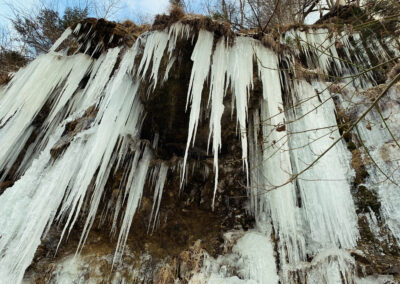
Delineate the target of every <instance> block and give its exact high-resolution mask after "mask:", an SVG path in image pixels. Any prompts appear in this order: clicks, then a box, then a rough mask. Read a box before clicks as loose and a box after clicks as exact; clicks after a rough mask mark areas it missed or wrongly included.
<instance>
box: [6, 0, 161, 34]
mask: <svg viewBox="0 0 400 284" xmlns="http://www.w3.org/2000/svg"><path fill="white" fill-rule="evenodd" d="M101 1H108V0H99V1H98V3H100V2H101ZM41 2H45V4H46V5H48V6H52V7H53V8H55V9H57V10H58V11H59V12H60V14H62V11H63V10H64V9H65V7H68V6H84V3H85V2H86V0H0V25H2V26H3V27H7V26H10V22H9V20H8V18H9V17H10V16H12V14H11V10H10V8H9V6H8V4H7V3H10V4H11V5H13V6H14V7H17V8H18V9H21V10H23V11H26V12H28V11H32V10H35V9H38V8H39V7H40V6H41ZM168 3H169V1H168V0H120V3H119V4H118V5H119V7H120V9H119V10H118V12H117V13H116V14H115V15H113V17H112V18H111V20H125V19H132V20H135V19H137V17H148V18H149V17H152V16H154V15H156V14H159V13H163V12H165V11H166V10H167V9H168ZM91 16H95V15H91Z"/></svg>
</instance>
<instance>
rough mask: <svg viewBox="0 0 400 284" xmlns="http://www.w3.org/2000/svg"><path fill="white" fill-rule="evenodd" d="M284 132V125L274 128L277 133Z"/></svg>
mask: <svg viewBox="0 0 400 284" xmlns="http://www.w3.org/2000/svg"><path fill="white" fill-rule="evenodd" d="M285 130H286V125H285V124H283V123H282V124H279V125H278V126H277V127H276V131H278V132H282V131H285Z"/></svg>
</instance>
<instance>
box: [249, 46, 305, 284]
mask: <svg viewBox="0 0 400 284" xmlns="http://www.w3.org/2000/svg"><path fill="white" fill-rule="evenodd" d="M255 50H256V53H257V60H258V62H257V63H258V70H259V76H260V78H261V81H262V85H263V97H264V99H262V100H261V108H260V115H256V118H258V120H255V121H254V122H253V124H254V126H255V127H256V129H259V130H260V131H261V134H260V135H261V139H260V138H257V137H254V142H253V143H256V146H255V147H256V149H255V152H256V158H255V159H254V160H255V162H256V163H255V164H253V165H252V167H253V169H254V170H255V171H257V170H258V171H259V174H258V175H259V177H258V178H257V182H258V184H254V183H252V187H253V186H254V187H256V189H255V190H252V192H253V194H256V195H257V197H256V198H258V200H259V202H260V205H259V209H258V210H259V211H258V212H257V211H256V212H255V213H256V220H258V226H259V227H261V228H263V227H264V226H268V225H267V224H265V221H266V220H268V216H270V218H271V221H272V224H273V226H274V228H275V230H276V231H277V234H278V236H279V245H278V248H279V254H280V260H281V265H282V269H283V270H285V269H286V265H287V264H291V265H294V264H298V263H299V262H300V261H302V260H304V258H305V240H304V236H303V234H302V232H301V231H300V229H301V225H302V223H301V218H300V216H299V211H298V208H297V206H296V193H295V188H294V186H293V184H292V183H288V184H286V185H285V186H282V187H280V188H278V189H276V190H272V191H271V192H267V191H268V190H270V189H273V188H274V187H275V186H279V185H281V184H284V183H285V182H287V181H288V180H289V179H290V178H291V175H292V167H291V160H290V155H289V152H288V146H287V132H286V131H285V115H284V113H283V101H282V93H281V87H280V80H279V73H278V60H277V57H276V55H275V54H274V53H273V52H272V51H270V50H268V49H266V48H265V47H263V46H261V45H257V46H256V48H255ZM255 135H257V134H255ZM260 142H261V143H260ZM260 144H261V145H260ZM253 147H254V146H253ZM253 153H254V151H253ZM253 199H254V198H253ZM283 276H284V277H286V275H283Z"/></svg>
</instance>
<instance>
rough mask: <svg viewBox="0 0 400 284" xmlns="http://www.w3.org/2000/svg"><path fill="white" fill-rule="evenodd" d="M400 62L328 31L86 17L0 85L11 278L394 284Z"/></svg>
mask: <svg viewBox="0 0 400 284" xmlns="http://www.w3.org/2000/svg"><path fill="white" fill-rule="evenodd" d="M146 29H150V31H148V32H144V33H143V34H140V33H141V32H143V31H144V30H146ZM360 45H363V48H360ZM371 45H373V46H374V47H375V50H372V49H371V48H370V47H371ZM376 50H378V51H376ZM399 53H400V51H399V49H398V47H397V46H395V43H394V41H391V39H390V38H378V37H376V36H375V37H370V35H369V34H368V37H365V35H363V33H362V32H360V33H356V32H353V33H349V32H346V31H335V32H334V31H332V30H330V26H329V24H327V25H326V24H325V25H324V27H319V26H315V27H309V28H305V27H304V28H303V29H300V28H292V29H287V30H285V31H284V32H282V33H281V34H277V31H271V34H269V35H265V36H264V35H262V34H259V33H254V34H248V35H235V34H233V33H232V32H230V31H229V29H228V28H227V27H226V26H225V25H224V24H223V23H219V22H215V21H212V20H210V19H207V18H204V17H188V16H184V15H175V16H171V17H170V18H168V17H167V16H165V17H159V18H158V19H157V20H156V21H155V24H154V26H153V27H151V28H150V27H137V26H135V25H133V24H130V23H125V24H123V25H121V24H116V23H110V22H106V21H103V20H95V19H87V20H86V21H84V22H82V23H79V24H77V25H76V26H74V27H72V28H71V29H70V30H68V31H66V33H65V34H64V35H63V36H62V38H61V40H60V42H59V43H57V44H56V46H55V47H53V48H52V50H51V51H50V52H49V54H47V55H44V56H42V57H39V58H38V59H37V60H35V61H34V62H32V63H31V64H30V65H28V66H27V67H26V68H24V69H22V70H20V71H19V72H18V73H17V74H16V75H15V77H14V78H13V79H12V80H11V81H10V82H9V83H8V85H7V86H5V87H3V88H2V89H0V143H3V144H2V145H4V146H3V150H2V153H0V170H1V171H0V182H1V183H0V186H1V187H0V193H2V194H1V195H0V216H2V217H0V236H1V237H0V255H1V257H0V279H6V280H8V281H9V282H10V281H11V282H13V283H14V282H15V283H18V282H21V281H22V280H24V281H27V282H30V283H174V282H175V283H278V281H279V282H280V283H354V282H356V283H358V281H372V282H371V283H390V281H397V280H398V279H400V275H399V273H400V269H399V267H400V256H399V246H398V245H399V241H400V209H399V208H400V193H399V191H398V184H397V180H398V178H397V176H398V171H397V169H398V163H399V161H400V160H399V159H397V158H396V157H397V156H399V153H400V149H399V148H400V146H399V145H398V142H397V141H398V138H399V137H398V136H399V133H400V124H399V123H398V121H399V119H400V118H399V117H398V114H399V113H400V109H399V106H400V104H399V101H398V95H399V93H400V90H399V87H398V85H396V84H395V85H393V86H392V87H391V88H389V89H388V88H386V86H387V83H388V82H389V79H388V81H387V82H385V78H384V76H383V75H382V70H383V69H382V68H384V69H385V70H390V69H393V70H395V69H396V68H393V66H394V65H395V62H394V61H393V60H391V58H392V57H393V56H398V54H399ZM377 62H379V63H383V62H386V63H385V64H380V65H379V68H378V67H377V68H372V67H373V66H374V64H375V63H377ZM365 69H368V70H369V69H371V70H370V71H363V70H365ZM395 76H396V75H394V76H393V75H391V78H393V77H395ZM349 78H351V81H349ZM381 94H384V96H383V98H382V100H380V101H379V102H375V99H376V98H378V97H379V96H380V95H381ZM374 102H375V103H376V104H375V107H374V108H373V109H372V110H371V111H368V113H367V114H366V115H365V117H364V119H362V120H360V121H358V118H360V117H362V116H363V115H364V112H365V111H366V110H367V109H368V107H369V106H370V105H371V103H374ZM355 122H357V124H356V125H354V123H355ZM333 143H334V144H333ZM327 149H329V151H326V150H327ZM77 250H78V252H79V254H78V255H77V256H75V257H74V255H75V253H76V251H77ZM360 283H363V282H360ZM365 283H368V282H365Z"/></svg>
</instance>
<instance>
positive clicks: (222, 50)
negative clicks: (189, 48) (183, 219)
mask: <svg viewBox="0 0 400 284" xmlns="http://www.w3.org/2000/svg"><path fill="white" fill-rule="evenodd" d="M226 64H227V49H226V43H225V38H221V39H220V41H219V42H218V43H217V46H216V49H215V51H214V55H213V61H212V66H211V87H210V98H211V116H210V135H209V138H208V144H210V138H211V135H212V137H213V147H212V149H213V154H214V170H215V181H214V195H213V201H212V209H213V210H214V203H215V194H216V192H217V186H218V152H219V150H220V149H221V144H222V142H221V118H222V114H223V112H224V104H223V99H224V95H225V73H226Z"/></svg>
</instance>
